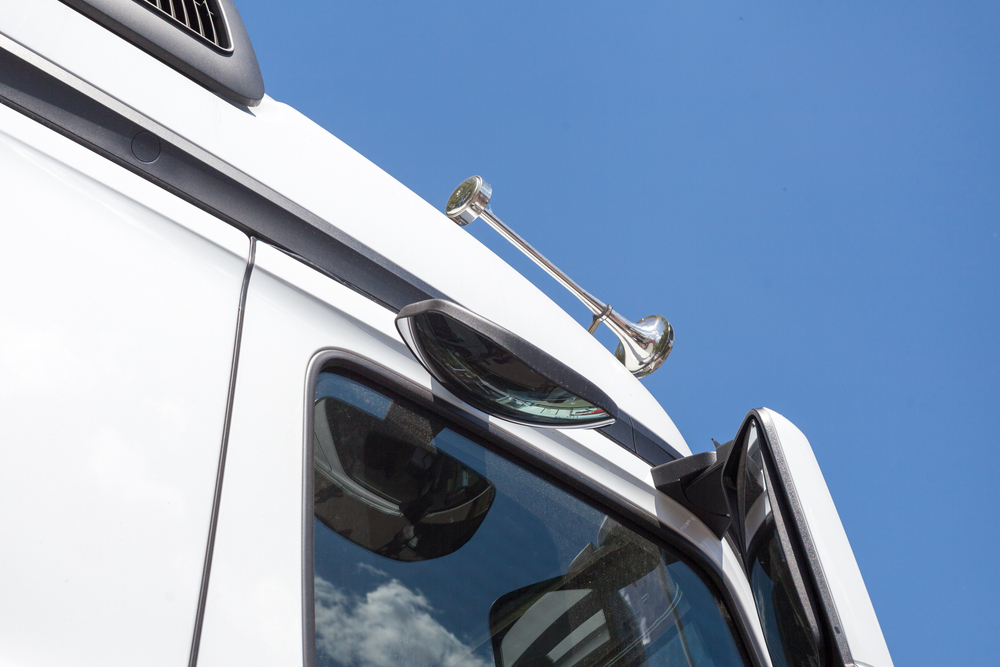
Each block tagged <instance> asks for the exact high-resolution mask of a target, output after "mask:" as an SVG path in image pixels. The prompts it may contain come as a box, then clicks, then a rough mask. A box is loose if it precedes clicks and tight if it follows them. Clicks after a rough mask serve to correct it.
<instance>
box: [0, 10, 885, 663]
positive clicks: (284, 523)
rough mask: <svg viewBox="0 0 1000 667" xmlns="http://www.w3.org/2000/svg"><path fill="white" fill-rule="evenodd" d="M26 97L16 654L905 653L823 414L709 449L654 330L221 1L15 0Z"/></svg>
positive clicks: (834, 656)
mask: <svg viewBox="0 0 1000 667" xmlns="http://www.w3.org/2000/svg"><path fill="white" fill-rule="evenodd" d="M0 103H2V104H0V183H2V193H3V202H4V211H3V229H4V241H3V243H2V244H0V284H2V285H3V289H2V290H0V394H2V397H3V400H2V401H0V443H2V446H3V454H4V457H3V459H4V463H3V465H2V466H0V535H2V536H3V540H2V544H0V564H2V565H3V567H2V568H0V582H2V583H0V591H2V595H0V665H2V666H4V667H6V666H8V665H10V666H18V667H36V666H39V667H40V666H47V665H59V666H60V667H62V666H65V665H101V666H102V667H107V666H109V665H123V666H124V665H129V666H131V665H137V664H143V665H150V666H154V665H157V666H158V665H165V666H166V665H170V666H173V667H182V666H183V665H188V666H189V667H195V665H198V666H199V667H215V666H223V665H226V666H228V665H240V666H241V667H249V666H251V665H262V666H263V665H307V666H326V665H343V666H358V667H361V666H369V665H371V666H373V667H388V666H390V665H392V666H396V665H413V666H415V667H423V666H428V667H429V666H431V665H440V666H442V667H452V666H455V667H457V666H460V665H465V666H474V667H479V666H482V667H489V666H491V665H493V666H495V667H535V666H540V665H544V666H546V667H548V666H553V667H576V666H578V667H591V666H594V667H597V666H603V665H609V666H610V665H627V666H630V667H631V666H636V667H638V666H640V665H646V664H648V665H657V666H659V665H671V666H672V665H678V666H680V665H683V666H685V667H702V666H707V665H712V666H714V667H723V666H726V667H728V666H737V665H739V666H747V667H749V666H753V667H785V666H787V667H798V666H800V665H808V666H816V667H819V666H823V667H839V666H841V665H844V666H850V665H859V666H862V667H864V666H868V667H891V665H892V660H891V658H890V655H889V652H888V649H887V647H886V645H885V641H884V639H883V637H882V632H881V630H880V628H879V625H878V620H877V618H876V616H875V612H874V610H873V608H872V604H871V602H870V600H869V597H868V593H867V590H866V588H865V584H864V581H863V580H862V577H861V573H860V571H859V570H858V566H857V564H856V562H855V559H854V556H853V553H852V551H851V546H850V544H849V542H848V539H847V536H846V535H845V533H844V529H843V527H842V525H841V522H840V519H839V516H838V514H837V510H836V508H835V506H834V503H833V501H832V499H831V497H830V494H829V491H828V490H827V487H826V483H825V482H824V480H823V475H822V473H821V472H820V470H819V467H818V465H817V463H816V459H815V457H814V456H813V453H812V450H811V448H810V446H809V442H808V440H807V439H806V438H805V436H804V435H803V434H802V433H801V432H800V431H799V430H798V429H797V428H796V427H795V426H794V425H793V424H791V423H790V422H789V421H788V420H786V419H785V418H784V417H782V416H781V415H779V414H777V413H775V412H773V411H771V410H768V409H765V408H760V409H754V410H750V411H749V412H748V413H747V415H746V418H745V419H744V421H743V424H742V426H741V427H740V429H739V431H738V432H737V433H734V434H732V436H733V437H732V439H731V440H730V441H729V442H726V443H724V444H719V445H718V446H717V448H716V450H715V451H712V452H705V453H701V454H696V455H692V454H691V451H690V449H689V448H688V445H687V443H686V442H685V441H684V438H683V436H682V435H681V434H680V432H679V431H678V429H677V428H676V427H675V425H674V423H673V422H672V421H671V419H670V417H669V416H668V415H667V414H666V412H665V411H664V410H663V408H662V407H661V406H660V405H659V404H658V403H657V401H656V400H655V399H654V398H653V397H652V396H651V395H650V393H649V392H648V391H647V390H646V389H645V388H644V387H643V385H642V384H641V382H640V380H639V379H638V377H639V376H641V375H643V374H645V373H647V372H651V370H650V367H649V365H647V366H645V367H643V368H639V365H637V364H638V363H639V361H642V360H641V359H640V360H639V361H637V359H636V355H640V356H641V355H642V354H643V353H644V350H645V351H646V352H648V353H649V358H647V361H648V360H649V359H651V358H652V357H656V359H655V363H656V364H658V363H660V362H662V360H663V357H665V356H666V354H667V353H668V352H669V342H670V340H672V332H671V331H670V330H669V325H665V321H664V323H663V324H657V326H660V329H659V330H658V333H656V336H659V338H657V339H656V341H658V342H657V343H656V344H657V345H659V347H658V348H657V349H656V350H653V349H652V348H651V347H650V346H649V345H647V343H648V342H649V341H648V340H647V339H646V338H643V336H647V335H653V334H650V331H651V329H650V327H651V326H652V325H651V324H650V323H649V322H648V321H647V320H643V321H640V322H639V323H637V324H633V323H631V322H628V321H627V320H623V319H622V318H620V317H619V316H617V314H615V313H613V311H611V309H610V308H607V309H606V310H605V308H604V304H602V303H600V302H598V301H597V300H596V299H593V297H590V298H591V299H593V301H592V302H588V301H587V300H586V299H585V298H584V297H582V296H581V299H583V300H584V302H585V303H587V304H588V306H589V307H591V311H592V312H593V313H594V315H595V317H594V326H595V327H596V326H597V325H599V324H600V323H601V322H602V321H603V322H604V323H605V324H609V325H613V328H614V327H618V330H616V333H618V334H619V336H620V337H621V338H622V341H623V345H622V350H621V351H619V353H618V357H619V358H621V359H623V360H624V361H625V363H624V364H623V363H622V362H621V361H619V358H616V355H614V354H612V353H611V352H610V351H609V350H607V349H605V348H604V347H603V346H602V345H601V344H600V343H599V342H597V341H596V340H595V339H594V338H593V337H592V336H591V335H590V333H588V331H587V330H585V329H584V328H582V327H581V326H580V325H579V324H578V323H577V322H576V321H575V320H574V319H573V318H572V317H571V316H570V315H568V314H567V313H565V312H564V311H563V310H561V309H560V308H559V307H558V306H556V305H555V304H554V303H553V302H552V301H551V300H550V299H549V298H548V297H546V296H545V295H544V294H543V293H542V292H541V291H540V290H539V289H538V288H537V287H535V286H534V285H533V284H531V283H530V282H529V281H527V280H526V279H525V278H524V277H522V276H521V275H520V274H518V273H517V272H516V271H514V270H513V269H512V268H510V267H509V266H508V265H507V264H506V263H504V262H503V261H502V260H501V259H499V258H498V257H497V256H495V255H494V254H493V253H492V252H491V251H489V250H488V249H487V248H485V247H484V246H483V245H481V244H480V243H479V242H478V241H477V240H475V239H474V238H473V237H472V236H471V235H469V234H468V233H467V231H466V230H464V229H463V228H462V226H461V225H460V224H455V221H456V220H458V221H459V222H460V223H468V222H469V221H470V220H472V219H475V218H477V217H480V216H485V217H487V218H489V220H488V221H490V224H493V223H494V221H495V222H499V220H498V219H497V218H496V217H495V216H492V213H491V211H489V209H488V207H487V204H488V199H489V192H488V186H486V187H485V189H484V186H485V184H484V183H483V182H482V180H481V179H478V180H477V179H471V180H470V182H469V183H467V184H463V185H464V187H465V190H462V189H461V188H460V191H458V192H457V193H456V197H457V198H458V199H457V200H453V202H452V204H453V206H451V207H450V208H449V213H450V214H451V218H449V216H447V215H445V214H444V213H442V212H441V211H439V210H436V209H435V208H434V207H432V206H430V205H429V204H427V203H426V202H424V201H423V200H421V199H420V198H419V197H417V196H416V195H415V194H413V193H412V192H410V191H409V190H407V189H406V188H405V187H403V186H402V185H401V184H399V183H398V182H396V181H395V180H393V178H392V177H391V176H389V175H388V174H386V173H384V172H382V171H381V170H380V169H378V167H376V166H374V165H373V164H371V163H370V162H369V161H367V160H366V159H365V158H364V157H362V156H361V155H359V154H357V153H356V152H355V151H353V150H352V149H350V148H349V147H347V146H346V145H344V144H343V143H342V142H340V141H339V140H338V139H336V138H335V137H333V136H331V135H330V134H329V133H327V132H326V131H325V130H323V129H322V128H320V127H319V126H317V125H316V124H314V123H312V122H311V121H309V120H308V119H307V118H305V117H303V116H302V115H301V114H299V113H297V112H296V111H295V110H294V109H291V108H289V107H287V106H285V105H283V104H281V103H279V102H276V101H275V100H272V99H271V98H269V97H267V96H266V95H265V94H264V84H263V81H262V79H261V76H260V71H259V68H258V66H257V61H256V57H255V55H254V53H253V48H252V46H251V43H250V40H249V38H248V36H247V34H246V31H245V29H244V28H243V25H242V23H241V20H240V17H239V14H238V12H237V10H236V8H235V7H234V6H233V4H232V2H231V0H32V2H19V3H15V2H7V3H0ZM477 198H478V199H477ZM476 202H478V203H476ZM469 205H471V206H472V208H473V210H474V215H471V216H470V215H467V214H466V213H467V209H468V208H469ZM463 207H464V208H463ZM459 208H462V210H458V209H459ZM463 214H466V215H465V217H464V218H463ZM476 224H483V223H482V222H477V223H476ZM500 225H501V226H502V223H500ZM498 228H499V227H498ZM504 228H505V226H504ZM506 229H508V231H509V228H506ZM501 231H502V229H501ZM508 238H511V237H510V236H508ZM512 240H514V241H519V237H516V234H514V235H513V238H512ZM536 254H537V253H536ZM538 257H540V256H538ZM538 257H536V259H537V258H538ZM549 268H550V269H551V270H550V272H551V273H553V275H555V276H556V277H557V278H560V279H561V281H562V282H563V283H564V284H566V285H567V286H568V287H570V288H575V283H572V281H571V280H568V278H566V277H565V276H563V275H562V274H561V273H560V272H558V270H557V269H555V268H554V267H549ZM567 281H568V282H567ZM584 294H585V293H584ZM586 296H588V297H589V295H586ZM616 318H618V319H616ZM647 319H648V318H647ZM663 325H665V328H664V326H663ZM644 327H645V329H644ZM644 332H645V333H644ZM630 341H631V343H630ZM656 341H654V342H656ZM630 345H632V347H631V348H630V347H629V346H630ZM644 346H645V347H644ZM630 355H632V356H630ZM657 355H658V356H657ZM650 363H652V362H650ZM640 365H641V364H640ZM653 370H655V365H653Z"/></svg>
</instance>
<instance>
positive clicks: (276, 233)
mask: <svg viewBox="0 0 1000 667" xmlns="http://www.w3.org/2000/svg"><path fill="white" fill-rule="evenodd" d="M140 9H143V8H141V7H140ZM143 11H145V9H143ZM0 103H2V104H5V105H7V106H9V107H11V108H13V109H15V110H16V111H19V112H21V113H23V114H25V115H26V116H28V117H30V118H33V119H34V120H37V121H38V122H40V123H42V124H43V125H46V126H47V127H50V128H52V129H53V130H55V131H56V132H59V133H60V134H62V135H64V136H66V137H68V138H70V139H72V140H73V141H76V142H77V143H79V144H82V145H83V146H86V147H87V148H89V149H91V150H93V151H95V152H96V153H99V154H100V155H103V156H104V157H106V158H108V159H110V160H112V161H113V162H115V163H117V164H119V165H121V166H123V167H125V168H126V169H128V170H129V171H132V172H133V173H135V174H138V175H139V176H142V177H143V178H145V179H147V180H149V181H151V182H152V183H154V184H156V185H158V186H160V187H162V188H163V189H165V190H167V191H168V192H171V193H173V194H175V195H177V196H178V197H180V198H181V199H184V200H185V201H187V202H189V203H191V204H193V205H195V206H197V207H198V208H200V209H202V210H204V211H207V212H208V213H210V214H212V215H214V216H216V217H218V218H220V219H222V220H224V221H225V222H227V223H229V224H230V225H232V226H233V227H236V228H237V229H239V230H240V231H243V232H244V233H246V234H247V235H249V236H255V237H257V238H258V239H259V240H261V241H265V242H267V243H270V244H271V245H274V246H277V247H278V248H280V249H282V250H284V251H286V252H288V253H290V254H292V255H294V256H295V257H297V258H298V259H301V260H302V261H303V262H305V263H307V264H309V265H311V266H313V267H314V268H316V269H317V270H319V271H321V272H322V273H324V274H326V275H327V276H330V277H331V278H333V279H334V280H337V281H338V282H341V283H343V284H344V285H346V286H348V287H350V288H351V289H354V290H355V291H358V292H360V293H361V294H363V295H364V296H366V297H367V298H369V299H372V300H374V301H376V302H378V303H380V304H382V305H384V306H385V307H387V308H389V309H391V310H393V311H399V310H400V309H401V308H403V307H404V306H406V305H408V304H411V303H413V302H415V301H423V300H425V299H429V298H447V297H446V296H445V295H443V294H441V293H440V292H439V291H437V290H435V289H434V288H432V287H430V286H429V285H427V284H426V283H424V282H423V281H422V280H420V279H419V278H417V277H416V276H414V275H412V274H410V273H409V272H408V271H406V270H405V269H403V268H401V267H399V266H397V265H396V264H395V263H393V262H391V261H390V260H388V259H387V258H385V257H382V256H381V255H379V254H378V253H376V252H374V251H373V250H371V249H370V248H368V247H367V246H364V245H363V244H361V243H359V242H358V241H357V240H355V239H354V238H352V237H350V236H348V235H347V234H345V233H343V232H342V231H340V230H339V229H337V228H336V227H334V226H333V225H331V224H330V223H328V222H327V221H325V220H323V219H322V218H320V217H319V216H316V215H314V214H313V213H310V212H309V211H307V210H306V209H304V208H302V207H301V206H298V205H297V204H295V203H294V202H292V201H290V200H288V199H287V198H285V197H283V196H281V195H280V194H278V193H277V192H275V191H273V190H271V189H270V188H267V187H266V186H264V185H263V184H261V183H259V182H257V181H255V180H253V179H251V178H250V177H248V176H247V175H246V174H244V173H242V172H239V171H238V170H236V169H234V168H232V167H230V166H228V165H224V164H220V165H211V164H208V163H207V162H206V161H204V160H202V159H200V158H199V157H197V156H195V155H192V154H191V153H190V152H188V151H185V150H184V149H183V148H182V147H181V146H179V145H178V144H177V143H173V142H171V141H170V140H168V139H167V138H165V137H162V136H159V137H158V136H156V133H155V132H152V131H150V129H149V127H146V126H143V125H141V124H140V123H139V122H138V121H137V120H134V119H132V118H128V117H126V116H124V115H123V114H121V113H119V112H117V111H115V110H113V109H111V108H109V107H108V106H106V105H104V104H102V103H101V102H99V101H97V100H95V99H93V98H92V97H89V96H88V95H86V94H84V93H83V92H81V91H79V90H77V89H76V88H74V87H72V86H70V85H69V84H67V83H65V82H63V81H61V80H59V79H57V78H56V77H54V76H53V75H51V74H49V73H48V72H45V71H44V70H42V69H40V68H38V67H36V66H35V65H33V64H31V63H29V62H27V61H25V60H23V59H22V58H20V57H18V56H16V55H14V54H13V53H11V52H9V51H7V50H5V49H2V48H0ZM150 125H151V126H152V123H150ZM154 129H155V128H154Z"/></svg>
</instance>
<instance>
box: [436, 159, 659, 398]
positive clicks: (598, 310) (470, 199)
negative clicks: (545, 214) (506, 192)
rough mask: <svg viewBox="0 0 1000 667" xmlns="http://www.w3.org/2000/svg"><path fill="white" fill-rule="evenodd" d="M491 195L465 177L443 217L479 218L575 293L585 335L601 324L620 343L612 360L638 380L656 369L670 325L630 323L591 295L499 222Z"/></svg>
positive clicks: (651, 320)
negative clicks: (584, 313)
mask: <svg viewBox="0 0 1000 667" xmlns="http://www.w3.org/2000/svg"><path fill="white" fill-rule="evenodd" d="M492 194H493V188H491V187H490V184H489V183H487V182H486V181H484V180H483V179H482V178H480V177H479V176H472V177H471V178H467V179H465V180H464V181H462V184H461V185H459V186H458V187H457V188H455V191H454V192H453V193H451V197H449V198H448V204H447V206H446V207H445V214H446V215H447V216H448V217H449V218H451V219H452V220H454V221H455V222H457V223H458V224H459V225H461V226H462V227H464V226H465V225H467V224H469V223H470V222H472V221H473V220H475V219H476V218H479V217H482V218H483V219H485V220H486V222H488V223H490V226H491V227H493V229H495V230H497V231H498V232H500V235H501V236H503V237H504V238H505V239H507V240H508V241H510V242H511V243H513V244H514V245H515V246H517V247H518V248H519V249H520V250H521V252H523V253H524V254H525V255H527V256H528V257H530V258H531V259H532V260H534V261H535V263H536V264H538V266H540V267H542V268H543V269H545V271H546V272H547V273H548V274H549V275H550V276H552V277H553V278H555V279H556V280H558V281H559V282H560V283H562V286H563V287H565V288H566V289H568V290H569V291H570V292H572V293H573V294H575V295H576V297H577V298H578V299H580V301H583V303H584V305H585V306H587V308H589V309H590V312H591V313H593V314H594V319H593V320H592V321H591V323H590V327H589V328H588V329H587V333H589V334H593V333H594V332H595V331H597V325H599V324H600V323H601V322H604V323H605V324H606V325H608V328H609V329H611V330H612V331H613V332H614V333H615V335H616V336H618V340H619V341H621V342H620V343H619V344H618V349H617V350H615V357H616V358H617V359H618V361H620V362H622V363H623V364H624V365H625V368H627V369H628V370H629V372H630V373H632V375H634V376H636V377H637V378H641V377H645V376H647V375H649V374H650V373H652V372H653V371H655V370H656V369H657V368H659V367H660V364H662V363H663V361H664V360H665V359H666V358H667V355H668V354H670V350H671V349H672V348H673V346H674V328H673V327H672V326H670V323H669V322H667V320H666V319H665V318H663V317H662V316H660V315H650V316H649V317H644V318H642V319H641V320H639V321H638V322H629V321H628V320H626V319H625V318H624V317H622V316H621V315H619V314H618V313H616V312H615V311H614V310H613V309H612V308H611V306H610V305H609V304H606V303H602V302H601V301H600V300H599V299H596V298H594V297H593V296H591V294H590V293H589V292H587V290H585V289H583V288H582V287H580V286H579V285H577V284H576V282H574V281H573V279H572V278H570V277H569V276H567V275H566V274H565V273H563V272H562V271H560V270H559V269H558V268H557V267H556V266H555V265H554V264H553V263H552V262H550V261H549V260H547V259H545V256H544V255H542V253H540V252H538V251H537V250H535V249H534V248H532V247H531V244H530V243H528V242H527V241H525V240H524V239H522V238H521V237H520V236H518V235H517V233H515V232H514V230H513V229H511V228H510V227H508V226H507V225H505V224H504V223H503V222H501V220H500V218H498V217H496V216H495V215H493V211H491V210H490V197H491V196H492Z"/></svg>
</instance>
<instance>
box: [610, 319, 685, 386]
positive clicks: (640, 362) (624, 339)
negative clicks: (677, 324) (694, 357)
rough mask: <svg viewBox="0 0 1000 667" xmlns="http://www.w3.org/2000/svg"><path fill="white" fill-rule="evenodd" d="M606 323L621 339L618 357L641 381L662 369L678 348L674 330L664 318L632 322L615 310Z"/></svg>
mask: <svg viewBox="0 0 1000 667" xmlns="http://www.w3.org/2000/svg"><path fill="white" fill-rule="evenodd" d="M604 324H606V325H607V326H608V328H610V329H611V330H612V331H613V332H614V333H615V335H616V336H618V340H619V341H620V342H619V343H618V349H616V350H615V358H616V359H618V361H620V362H622V364H623V365H624V366H625V368H626V369H628V371H629V372H630V373H631V374H632V375H634V376H635V377H637V378H641V377H645V376H647V375H649V374H650V373H652V372H653V371H655V370H656V369H657V368H659V367H660V364H662V363H663V362H664V361H666V359H667V357H668V356H669V355H670V351H671V350H672V349H674V328H673V327H672V326H670V322H668V321H667V320H666V318H665V317H663V316H662V315H650V316H649V317H644V318H642V319H641V320H639V321H638V322H629V321H628V320H626V319H625V318H623V317H621V316H620V315H618V313H616V312H614V311H612V312H611V314H610V315H609V316H608V318H607V319H605V320H604Z"/></svg>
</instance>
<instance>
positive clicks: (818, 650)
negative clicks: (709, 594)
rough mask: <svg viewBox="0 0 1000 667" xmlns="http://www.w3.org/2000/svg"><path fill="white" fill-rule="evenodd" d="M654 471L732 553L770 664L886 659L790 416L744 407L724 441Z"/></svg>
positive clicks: (835, 519)
mask: <svg viewBox="0 0 1000 667" xmlns="http://www.w3.org/2000/svg"><path fill="white" fill-rule="evenodd" d="M652 474H653V481H654V484H655V485H656V488H657V489H658V490H660V491H662V492H663V493H665V494H667V495H668V496H670V497H671V498H673V499H674V500H676V501H677V502H678V503H680V504H681V505H683V506H684V507H686V508H687V509H689V510H690V511H691V512H692V513H693V514H694V515H695V516H697V517H698V518H699V519H701V520H702V521H703V522H704V523H705V525H706V526H707V527H708V528H709V529H710V530H712V531H713V532H714V533H715V534H716V536H718V537H719V538H720V539H723V538H725V539H728V540H729V541H730V542H731V544H732V545H733V547H734V548H735V549H736V551H737V552H738V553H739V554H740V556H741V559H742V561H743V567H744V573H745V574H746V576H747V579H748V581H749V583H750V587H751V589H752V590H753V594H754V600H755V601H756V603H757V611H758V614H759V617H760V621H761V625H762V627H763V629H764V635H765V638H766V640H767V646H768V650H769V652H770V653H771V657H772V661H773V662H774V664H776V665H779V664H787V665H799V664H802V665H816V666H821V665H822V666H831V665H853V664H854V663H855V662H856V661H860V662H862V663H864V664H868V665H873V666H875V667H882V666H886V667H888V666H889V665H892V659H891V658H890V656H889V651H888V649H887V647H886V645H885V639H884V638H883V637H882V631H881V629H880V628H879V626H878V620H877V618H876V616H875V611H874V609H873V608H872V605H871V600H870V599H869V597H868V591H867V589H866V588H865V585H864V581H863V580H862V578H861V572H860V570H859V569H858V566H857V562H856V561H855V560H854V554H853V552H852V551H851V547H850V543H849V542H848V540H847V535H846V534H845V533H844V528H843V525H842V524H841V522H840V516H839V515H838V514H837V510H836V507H835V506H834V504H833V499H832V498H831V496H830V492H829V490H828V489H827V486H826V482H825V481H824V479H823V475H822V473H821V472H820V470H819V466H818V464H817V463H816V458H815V456H814V455H813V451H812V448H811V447H810V445H809V441H808V440H806V438H805V436H804V435H802V432H801V431H799V430H798V429H797V428H796V427H795V426H794V425H793V424H792V423H791V422H789V421H788V420H787V419H785V418H784V417H782V416H781V415H779V414H777V413H775V412H772V411H771V410H767V409H765V408H761V409H758V410H751V411H750V412H749V413H748V414H747V416H746V418H745V419H744V420H743V424H742V425H741V426H740V430H739V431H738V432H737V435H736V437H735V438H734V439H733V440H732V441H730V442H728V443H726V444H724V445H720V444H718V443H716V450H715V451H714V452H705V453H703V454H696V455H694V456H689V457H686V458H683V459H678V460H676V461H671V462H669V463H665V464H663V465H661V466H657V467H656V468H653V471H652ZM841 612H843V613H841Z"/></svg>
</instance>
